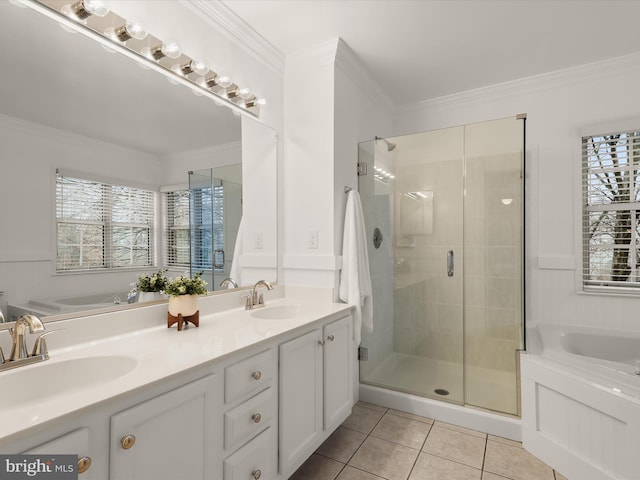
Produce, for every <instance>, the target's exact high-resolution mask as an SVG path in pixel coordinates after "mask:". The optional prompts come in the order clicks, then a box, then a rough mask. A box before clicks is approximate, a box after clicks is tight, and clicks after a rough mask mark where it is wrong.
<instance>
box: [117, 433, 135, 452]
mask: <svg viewBox="0 0 640 480" xmlns="http://www.w3.org/2000/svg"><path fill="white" fill-rule="evenodd" d="M135 443H136V437H135V435H125V436H124V437H122V438H121V439H120V445H122V448H124V449H125V450H129V449H130V448H131V447H133V445H134V444H135Z"/></svg>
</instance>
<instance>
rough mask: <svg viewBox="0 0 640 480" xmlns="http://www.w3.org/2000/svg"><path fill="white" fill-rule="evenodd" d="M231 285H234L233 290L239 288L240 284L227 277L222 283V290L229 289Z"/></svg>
mask: <svg viewBox="0 0 640 480" xmlns="http://www.w3.org/2000/svg"><path fill="white" fill-rule="evenodd" d="M229 285H232V286H233V288H238V283H237V282H236V281H235V280H234V279H233V278H231V277H227V278H225V279H224V280H222V281H221V282H220V287H221V288H229Z"/></svg>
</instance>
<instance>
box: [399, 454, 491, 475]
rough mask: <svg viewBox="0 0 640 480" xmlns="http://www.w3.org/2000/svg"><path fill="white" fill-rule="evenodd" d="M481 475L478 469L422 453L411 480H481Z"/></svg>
mask: <svg viewBox="0 0 640 480" xmlns="http://www.w3.org/2000/svg"><path fill="white" fill-rule="evenodd" d="M481 475H482V471H481V470H479V469H477V468H473V467H469V466H467V465H462V464H461V463H458V462H454V461H451V460H447V459H446V458H441V457H436V456H433V455H429V454H427V453H420V456H419V457H418V461H417V462H416V465H415V467H414V468H413V471H412V472H411V476H410V477H409V480H480V476H481Z"/></svg>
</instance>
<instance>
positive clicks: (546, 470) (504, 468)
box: [427, 439, 554, 480]
mask: <svg viewBox="0 0 640 480" xmlns="http://www.w3.org/2000/svg"><path fill="white" fill-rule="evenodd" d="M427 440H428V439H427ZM484 469H485V470H486V471H488V472H491V473H496V474H498V475H502V476H504V477H508V478H511V479H513V480H554V479H553V470H552V469H551V468H550V467H548V466H547V465H545V464H544V463H542V462H541V461H540V460H538V459H537V458H536V457H534V456H533V455H531V454H530V453H529V452H527V451H526V450H525V449H524V448H520V447H513V446H511V445H505V444H503V443H498V442H487V451H486V454H485V460H484Z"/></svg>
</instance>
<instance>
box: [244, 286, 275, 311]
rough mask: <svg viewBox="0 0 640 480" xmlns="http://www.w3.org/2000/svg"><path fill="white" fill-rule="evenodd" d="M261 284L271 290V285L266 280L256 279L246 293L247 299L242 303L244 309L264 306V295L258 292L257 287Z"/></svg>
mask: <svg viewBox="0 0 640 480" xmlns="http://www.w3.org/2000/svg"><path fill="white" fill-rule="evenodd" d="M261 285H263V286H265V287H266V288H267V290H273V286H272V285H271V284H270V283H269V282H267V281H266V280H258V281H257V282H256V284H255V285H254V286H253V288H252V289H251V292H250V293H249V295H247V297H246V298H247V299H246V301H245V304H244V308H245V310H253V309H254V308H260V307H264V305H265V304H264V297H263V296H262V293H261V294H258V287H260V286H261Z"/></svg>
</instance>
